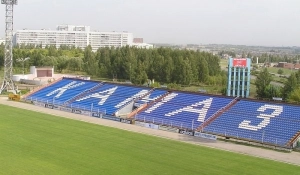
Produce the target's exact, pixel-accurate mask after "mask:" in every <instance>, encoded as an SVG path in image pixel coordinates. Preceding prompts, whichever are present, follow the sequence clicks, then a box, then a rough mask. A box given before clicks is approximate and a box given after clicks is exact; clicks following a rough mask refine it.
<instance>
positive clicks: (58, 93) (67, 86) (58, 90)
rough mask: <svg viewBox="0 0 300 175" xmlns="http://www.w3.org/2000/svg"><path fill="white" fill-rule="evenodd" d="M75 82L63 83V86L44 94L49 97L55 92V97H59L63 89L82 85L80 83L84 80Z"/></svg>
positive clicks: (82, 83)
mask: <svg viewBox="0 0 300 175" xmlns="http://www.w3.org/2000/svg"><path fill="white" fill-rule="evenodd" d="M76 83H77V81H72V82H71V83H69V84H67V85H65V86H63V87H61V88H58V89H56V90H54V91H52V92H50V93H48V94H47V95H46V96H47V97H49V96H51V95H53V94H56V93H57V95H56V96H55V97H56V98H59V97H60V96H61V95H62V94H63V93H64V92H65V91H67V90H69V89H73V88H76V87H78V86H82V85H84V84H85V83H84V82H81V83H77V84H76Z"/></svg>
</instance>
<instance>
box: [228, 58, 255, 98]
mask: <svg viewBox="0 0 300 175" xmlns="http://www.w3.org/2000/svg"><path fill="white" fill-rule="evenodd" d="M250 73H251V59H250V58H229V60H228V84H227V96H232V97H243V98H247V97H249V94H250V80H251V74H250Z"/></svg>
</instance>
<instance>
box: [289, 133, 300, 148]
mask: <svg viewBox="0 0 300 175" xmlns="http://www.w3.org/2000/svg"><path fill="white" fill-rule="evenodd" d="M298 138H300V131H298V132H297V133H296V134H295V135H294V137H292V138H291V140H290V141H289V142H288V143H287V144H286V146H288V147H290V146H292V144H293V143H294V142H295V141H296V140H297V139H298Z"/></svg>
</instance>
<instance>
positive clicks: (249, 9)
mask: <svg viewBox="0 0 300 175" xmlns="http://www.w3.org/2000/svg"><path fill="white" fill-rule="evenodd" d="M1 14H2V15H1ZM4 16H5V5H3V4H2V5H1V6H0V38H2V37H4V35H5V34H4V30H5V20H4V19H5V17H4ZM298 21H299V22H298ZM60 24H70V25H87V26H91V30H99V31H128V32H131V33H133V35H134V37H142V38H144V41H145V42H147V43H170V44H232V45H249V46H250V45H251V46H278V47H282V46H285V47H287V46H300V1H299V0H243V1H241V0H226V1H225V0H187V1H185V2H182V1H178V2H175V1H171V0H161V1H158V0H153V1H145V0H98V1H97V0H90V1H89V3H87V2H84V1H79V0H73V1H71V0H48V1H44V2H41V0H19V4H18V5H17V6H15V8H14V30H21V29H23V28H28V29H42V28H50V29H55V27H56V26H57V25H60Z"/></svg>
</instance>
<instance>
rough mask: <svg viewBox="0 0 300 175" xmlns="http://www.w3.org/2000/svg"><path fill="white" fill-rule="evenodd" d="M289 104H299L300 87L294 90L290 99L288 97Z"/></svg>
mask: <svg viewBox="0 0 300 175" xmlns="http://www.w3.org/2000/svg"><path fill="white" fill-rule="evenodd" d="M287 100H288V102H293V103H299V102H300V87H297V88H296V89H294V90H293V91H292V92H291V93H290V95H289V97H288V99H287Z"/></svg>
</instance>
